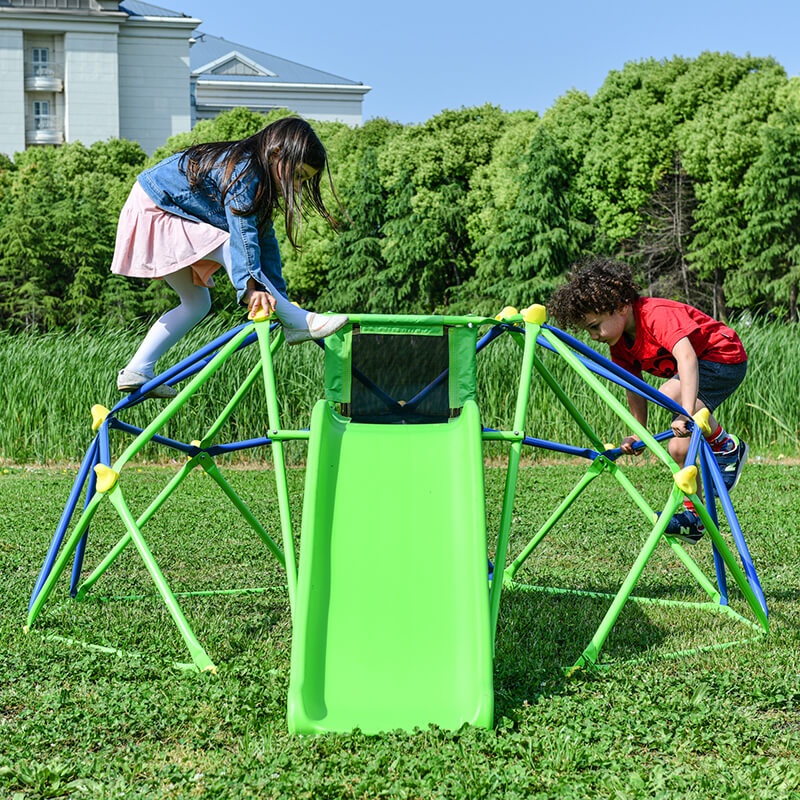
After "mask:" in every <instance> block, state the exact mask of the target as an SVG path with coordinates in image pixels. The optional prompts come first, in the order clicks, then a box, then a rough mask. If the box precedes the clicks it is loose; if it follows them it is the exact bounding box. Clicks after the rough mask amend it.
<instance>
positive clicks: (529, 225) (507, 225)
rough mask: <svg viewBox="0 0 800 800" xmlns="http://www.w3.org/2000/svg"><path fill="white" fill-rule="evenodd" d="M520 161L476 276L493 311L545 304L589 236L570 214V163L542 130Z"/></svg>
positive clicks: (546, 132)
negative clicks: (511, 196) (509, 200)
mask: <svg viewBox="0 0 800 800" xmlns="http://www.w3.org/2000/svg"><path fill="white" fill-rule="evenodd" d="M522 159H523V162H524V164H525V166H524V169H523V172H522V173H521V175H520V178H519V191H518V193H517V197H516V200H515V202H514V205H513V206H512V208H510V209H509V210H508V211H506V212H504V213H503V214H502V215H501V224H500V226H499V228H498V230H497V231H494V232H492V234H491V240H490V242H489V243H488V245H487V247H486V259H485V262H484V263H483V264H482V265H481V268H480V270H479V272H478V274H477V275H476V283H478V284H479V286H480V289H481V290H482V293H483V294H484V295H486V296H488V297H491V298H493V305H494V306H496V305H498V304H505V303H511V304H512V305H529V304H530V303H534V302H540V303H541V302H545V301H546V300H547V298H548V297H549V295H550V293H551V292H552V290H553V289H554V288H555V285H556V283H557V282H558V281H559V280H560V279H561V278H562V276H563V275H564V273H565V272H566V271H567V270H568V268H569V265H570V263H571V262H572V261H573V260H574V259H575V258H576V257H577V256H578V255H579V253H580V252H581V245H582V243H583V241H584V240H585V239H586V237H587V235H588V234H589V227H588V226H587V225H585V224H583V223H581V222H579V221H578V220H577V219H575V217H574V216H573V214H572V197H571V189H570V184H571V176H570V174H569V161H568V159H567V157H566V156H565V154H564V153H563V152H562V151H561V148H560V147H559V146H558V144H557V143H556V142H555V140H554V138H553V137H552V136H551V134H550V133H549V132H548V131H547V129H546V128H545V127H544V126H539V128H538V129H537V130H536V133H535V134H534V136H533V139H532V141H531V143H530V146H529V147H528V149H527V151H526V152H525V153H524V155H523V156H522Z"/></svg>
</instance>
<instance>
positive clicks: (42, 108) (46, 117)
mask: <svg viewBox="0 0 800 800" xmlns="http://www.w3.org/2000/svg"><path fill="white" fill-rule="evenodd" d="M52 127H53V122H52V119H51V117H50V101H49V100H34V101H33V128H34V130H37V131H46V130H50V128H52Z"/></svg>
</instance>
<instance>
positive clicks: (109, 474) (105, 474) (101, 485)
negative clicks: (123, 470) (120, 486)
mask: <svg viewBox="0 0 800 800" xmlns="http://www.w3.org/2000/svg"><path fill="white" fill-rule="evenodd" d="M94 474H95V475H97V491H98V492H100V494H103V493H105V492H107V491H108V490H109V489H113V488H114V486H115V484H116V482H117V478H119V472H116V471H115V470H113V469H111V467H107V466H106V465H105V464H98V465H97V466H96V467H95V468H94Z"/></svg>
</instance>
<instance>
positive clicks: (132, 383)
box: [117, 368, 178, 398]
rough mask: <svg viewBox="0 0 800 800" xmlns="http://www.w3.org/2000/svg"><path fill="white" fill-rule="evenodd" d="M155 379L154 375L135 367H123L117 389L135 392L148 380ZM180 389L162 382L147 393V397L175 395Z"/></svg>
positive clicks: (119, 374)
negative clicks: (139, 370)
mask: <svg viewBox="0 0 800 800" xmlns="http://www.w3.org/2000/svg"><path fill="white" fill-rule="evenodd" d="M151 380H153V376H152V375H145V374H144V373H143V372H137V371H136V370H135V369H127V368H125V369H121V370H120V371H119V373H118V374H117V389H119V391H121V392H135V391H136V390H137V389H138V388H139V387H140V386H144V384H145V383H147V382H148V381H151ZM176 394H178V390H177V389H175V388H174V387H172V386H167V384H166V383H162V384H161V386H156V387H155V388H154V389H151V390H150V391H149V392H148V393H147V397H165V398H169V397H175V395H176Z"/></svg>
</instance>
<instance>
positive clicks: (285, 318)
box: [126, 241, 308, 377]
mask: <svg viewBox="0 0 800 800" xmlns="http://www.w3.org/2000/svg"><path fill="white" fill-rule="evenodd" d="M204 259H208V260H210V261H217V262H219V263H220V264H222V266H223V267H225V271H226V272H227V273H228V276H229V277H230V274H231V250H230V244H229V242H227V241H226V242H225V244H223V245H220V246H219V247H218V248H217V249H216V250H213V251H212V252H211V253H209V254H208V255H206V256H205V257H204ZM164 280H165V281H166V282H167V284H168V285H169V287H170V288H171V289H173V290H174V291H175V292H176V293H177V295H178V298H179V299H180V304H179V305H178V306H176V307H175V308H173V309H171V310H170V311H167V312H166V313H165V314H163V315H162V316H161V317H160V318H159V319H158V320H156V322H155V323H153V327H152V328H150V330H149V331H148V332H147V336H145V337H144V341H143V342H142V343H141V344H140V345H139V349H138V350H137V351H136V353H135V354H134V356H133V358H132V359H131V360H130V362H129V363H128V365H127V366H126V369H129V370H134V371H136V372H141V373H142V374H143V375H147V376H148V377H152V376H153V374H154V366H155V363H156V361H158V359H159V358H161V356H163V355H164V353H166V352H167V350H169V349H170V347H172V345H174V344H175V343H176V342H177V341H178V340H179V339H182V338H183V337H184V336H185V335H186V334H187V333H188V332H189V331H190V330H191V329H192V328H194V326H195V325H197V323H198V322H200V320H202V319H203V317H205V315H206V314H208V312H209V310H210V309H211V295H210V294H209V291H208V289H206V288H205V287H204V286H197V285H195V283H194V280H193V277H192V268H191V267H185V268H184V269H181V270H178V271H177V272H173V273H171V274H170V275H166V276H165V278H164ZM266 286H267V291H268V292H269V293H270V294H271V295H272V296H273V297H274V298H275V300H276V308H275V315H276V316H277V317H278V319H279V320H280V321H281V324H283V325H284V327H288V328H293V329H296V330H303V329H305V328H307V327H308V323H307V322H306V314H308V311H307V310H306V309H304V308H299V307H298V306H296V305H294V304H293V303H291V302H289V300H287V299H286V298H285V297H284V296H283V295H282V294H281V293H280V292H279V291H278V290H277V289H276V288H275V287H274V286H273V285H272V284H271V283H270V282H269V281H266Z"/></svg>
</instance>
